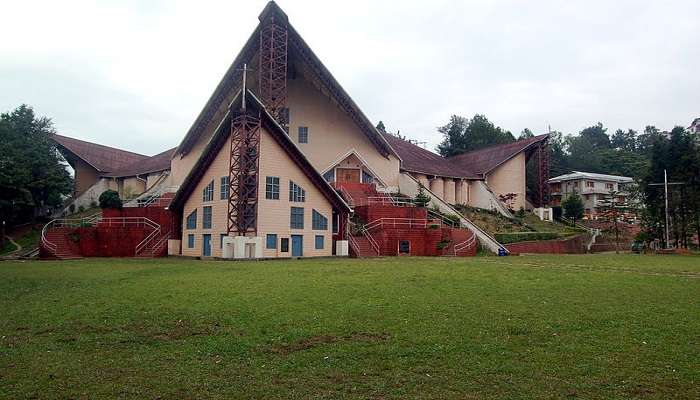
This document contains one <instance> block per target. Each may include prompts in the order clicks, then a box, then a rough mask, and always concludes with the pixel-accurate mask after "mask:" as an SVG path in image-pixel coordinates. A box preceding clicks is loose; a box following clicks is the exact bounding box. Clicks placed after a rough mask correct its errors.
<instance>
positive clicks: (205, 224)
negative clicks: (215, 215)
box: [202, 206, 211, 229]
mask: <svg viewBox="0 0 700 400" xmlns="http://www.w3.org/2000/svg"><path fill="white" fill-rule="evenodd" d="M202 228H203V229H211V206H204V207H202Z"/></svg>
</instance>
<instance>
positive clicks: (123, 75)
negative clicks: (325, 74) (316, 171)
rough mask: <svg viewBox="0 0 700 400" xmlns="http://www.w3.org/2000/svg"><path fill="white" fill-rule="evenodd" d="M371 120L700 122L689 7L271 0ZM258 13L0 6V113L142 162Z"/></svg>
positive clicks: (102, 5) (693, 10) (171, 136)
mask: <svg viewBox="0 0 700 400" xmlns="http://www.w3.org/2000/svg"><path fill="white" fill-rule="evenodd" d="M279 3H280V5H281V6H282V8H283V9H285V11H286V12H287V14H288V15H289V17H290V20H291V22H292V23H293V24H294V26H295V27H296V28H297V30H298V31H299V32H300V33H301V34H302V36H304V38H305V39H306V41H307V42H308V43H309V44H310V45H311V47H312V48H313V49H314V51H315V52H316V53H317V55H318V56H319V57H320V58H321V60H323V62H324V63H325V64H326V65H327V66H328V68H329V69H330V70H331V71H332V72H333V73H334V75H335V76H336V78H337V79H338V80H339V81H340V82H341V84H343V86H344V87H345V88H346V90H348V92H349V93H350V94H351V95H352V96H353V97H354V98H355V100H356V101H357V102H358V103H359V104H360V106H361V107H362V108H363V110H364V111H365V113H366V114H367V115H368V116H369V117H370V118H371V119H372V120H373V121H377V120H379V119H382V120H384V121H385V123H386V124H387V126H388V127H389V128H390V129H400V130H401V132H402V133H404V134H406V135H408V136H409V137H413V138H420V139H423V140H428V141H429V144H430V146H431V147H432V146H434V145H435V144H436V143H437V142H439V140H440V137H439V135H438V134H437V132H436V131H435V127H436V126H438V125H441V124H444V123H445V122H446V121H447V119H448V118H449V116H450V114H453V113H456V114H461V115H465V116H471V115H473V114H475V113H477V112H478V113H484V114H486V115H487V116H488V117H489V118H490V119H491V120H492V121H494V122H495V123H496V124H497V125H499V126H502V127H504V128H506V129H509V130H511V131H512V132H513V133H515V134H517V133H518V132H520V131H521V130H522V129H523V128H525V127H529V128H530V129H533V130H534V131H536V132H539V131H543V130H544V129H545V127H546V126H547V124H551V125H552V127H553V128H555V129H558V130H562V131H564V132H576V131H578V130H580V129H581V128H583V127H585V126H587V125H590V124H593V123H596V122H598V121H601V122H603V123H604V124H605V125H606V126H608V127H609V128H610V129H612V130H614V129H616V128H636V129H641V128H643V126H644V125H646V124H655V125H657V126H659V127H660V128H663V129H669V128H671V127H672V126H673V125H675V124H687V123H689V122H690V120H691V119H693V118H694V117H697V116H699V115H698V114H700V110H698V108H697V107H698V104H700V102H699V101H698V93H700V74H698V73H697V66H698V65H700V52H698V51H697V44H698V43H699V42H700V27H699V26H698V24H697V23H696V16H697V15H700V3H698V2H697V1H692V0H688V1H671V2H664V3H659V2H655V3H652V2H646V3H643V2H638V1H620V2H614V3H613V2H609V1H585V2H584V1H569V2H564V3H562V2H553V1H532V2H523V1H515V0H502V1H486V0H484V1H468V2H450V1H437V2H430V3H427V2H422V1H420V2H419V1H404V2H401V3H396V2H389V1H387V2H377V1H369V0H359V1H354V2H341V1H337V2H333V1H326V2H317V1H280V2H279ZM264 5H265V2H263V1H260V2H231V1H199V2H190V1H178V2H170V1H157V2H139V1H132V2H122V1H108V2H88V1H79V2H76V1H73V2H55V1H48V2H38V3H37V2H10V3H8V4H3V5H2V10H3V14H4V16H3V24H2V25H0V35H2V37H4V38H12V39H11V40H4V41H2V42H0V93H2V95H0V110H9V109H12V108H14V107H16V106H17V105H19V104H20V103H28V104H31V105H33V106H34V107H35V109H36V111H37V112H38V113H39V114H40V115H46V116H49V117H52V118H53V119H54V121H55V123H56V125H57V127H58V128H59V129H60V130H61V131H62V132H63V133H65V134H68V135H72V136H76V137H79V138H84V139H87V140H94V141H97V142H100V143H105V144H110V145H115V146H120V147H124V148H127V149H130V150H133V151H139V152H142V153H147V154H154V153H157V152H159V151H161V150H163V149H164V148H166V147H168V146H174V145H176V144H177V143H178V142H179V140H180V139H181V138H182V136H183V135H184V133H185V132H186V131H187V129H188V128H189V127H190V125H191V124H192V122H193V121H194V118H195V117H196V116H197V114H198V113H199V111H200V110H201V108H202V106H203V105H204V103H205V102H206V100H207V99H208V97H209V96H210V94H211V92H212V91H213V89H214V87H215V86H216V84H217V83H218V82H219V80H220V79H221V76H222V75H223V73H224V72H225V70H226V69H227V68H228V66H229V64H230V63H231V61H232V60H233V58H234V57H235V55H236V53H237V52H238V51H239V50H240V48H241V47H242V45H243V43H244V42H245V41H246V40H247V38H248V36H249V35H250V33H251V31H252V30H253V29H254V27H255V25H256V23H257V16H258V13H259V12H260V11H261V10H262V8H263V7H264Z"/></svg>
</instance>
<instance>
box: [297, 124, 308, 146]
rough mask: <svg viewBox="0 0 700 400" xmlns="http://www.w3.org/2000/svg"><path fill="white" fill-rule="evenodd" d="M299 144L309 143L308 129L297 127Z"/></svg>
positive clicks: (306, 127)
mask: <svg viewBox="0 0 700 400" xmlns="http://www.w3.org/2000/svg"><path fill="white" fill-rule="evenodd" d="M299 143H309V127H308V126H300V127H299Z"/></svg>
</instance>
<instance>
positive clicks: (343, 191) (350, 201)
mask: <svg viewBox="0 0 700 400" xmlns="http://www.w3.org/2000/svg"><path fill="white" fill-rule="evenodd" d="M340 194H342V195H343V197H345V199H346V200H347V201H348V205H349V206H350V207H354V206H355V200H354V199H353V198H352V196H351V195H350V193H348V191H347V190H346V189H345V188H344V187H343V186H340Z"/></svg>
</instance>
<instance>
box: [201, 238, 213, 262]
mask: <svg viewBox="0 0 700 400" xmlns="http://www.w3.org/2000/svg"><path fill="white" fill-rule="evenodd" d="M202 255H203V256H204V257H211V235H209V234H206V235H202Z"/></svg>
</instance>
